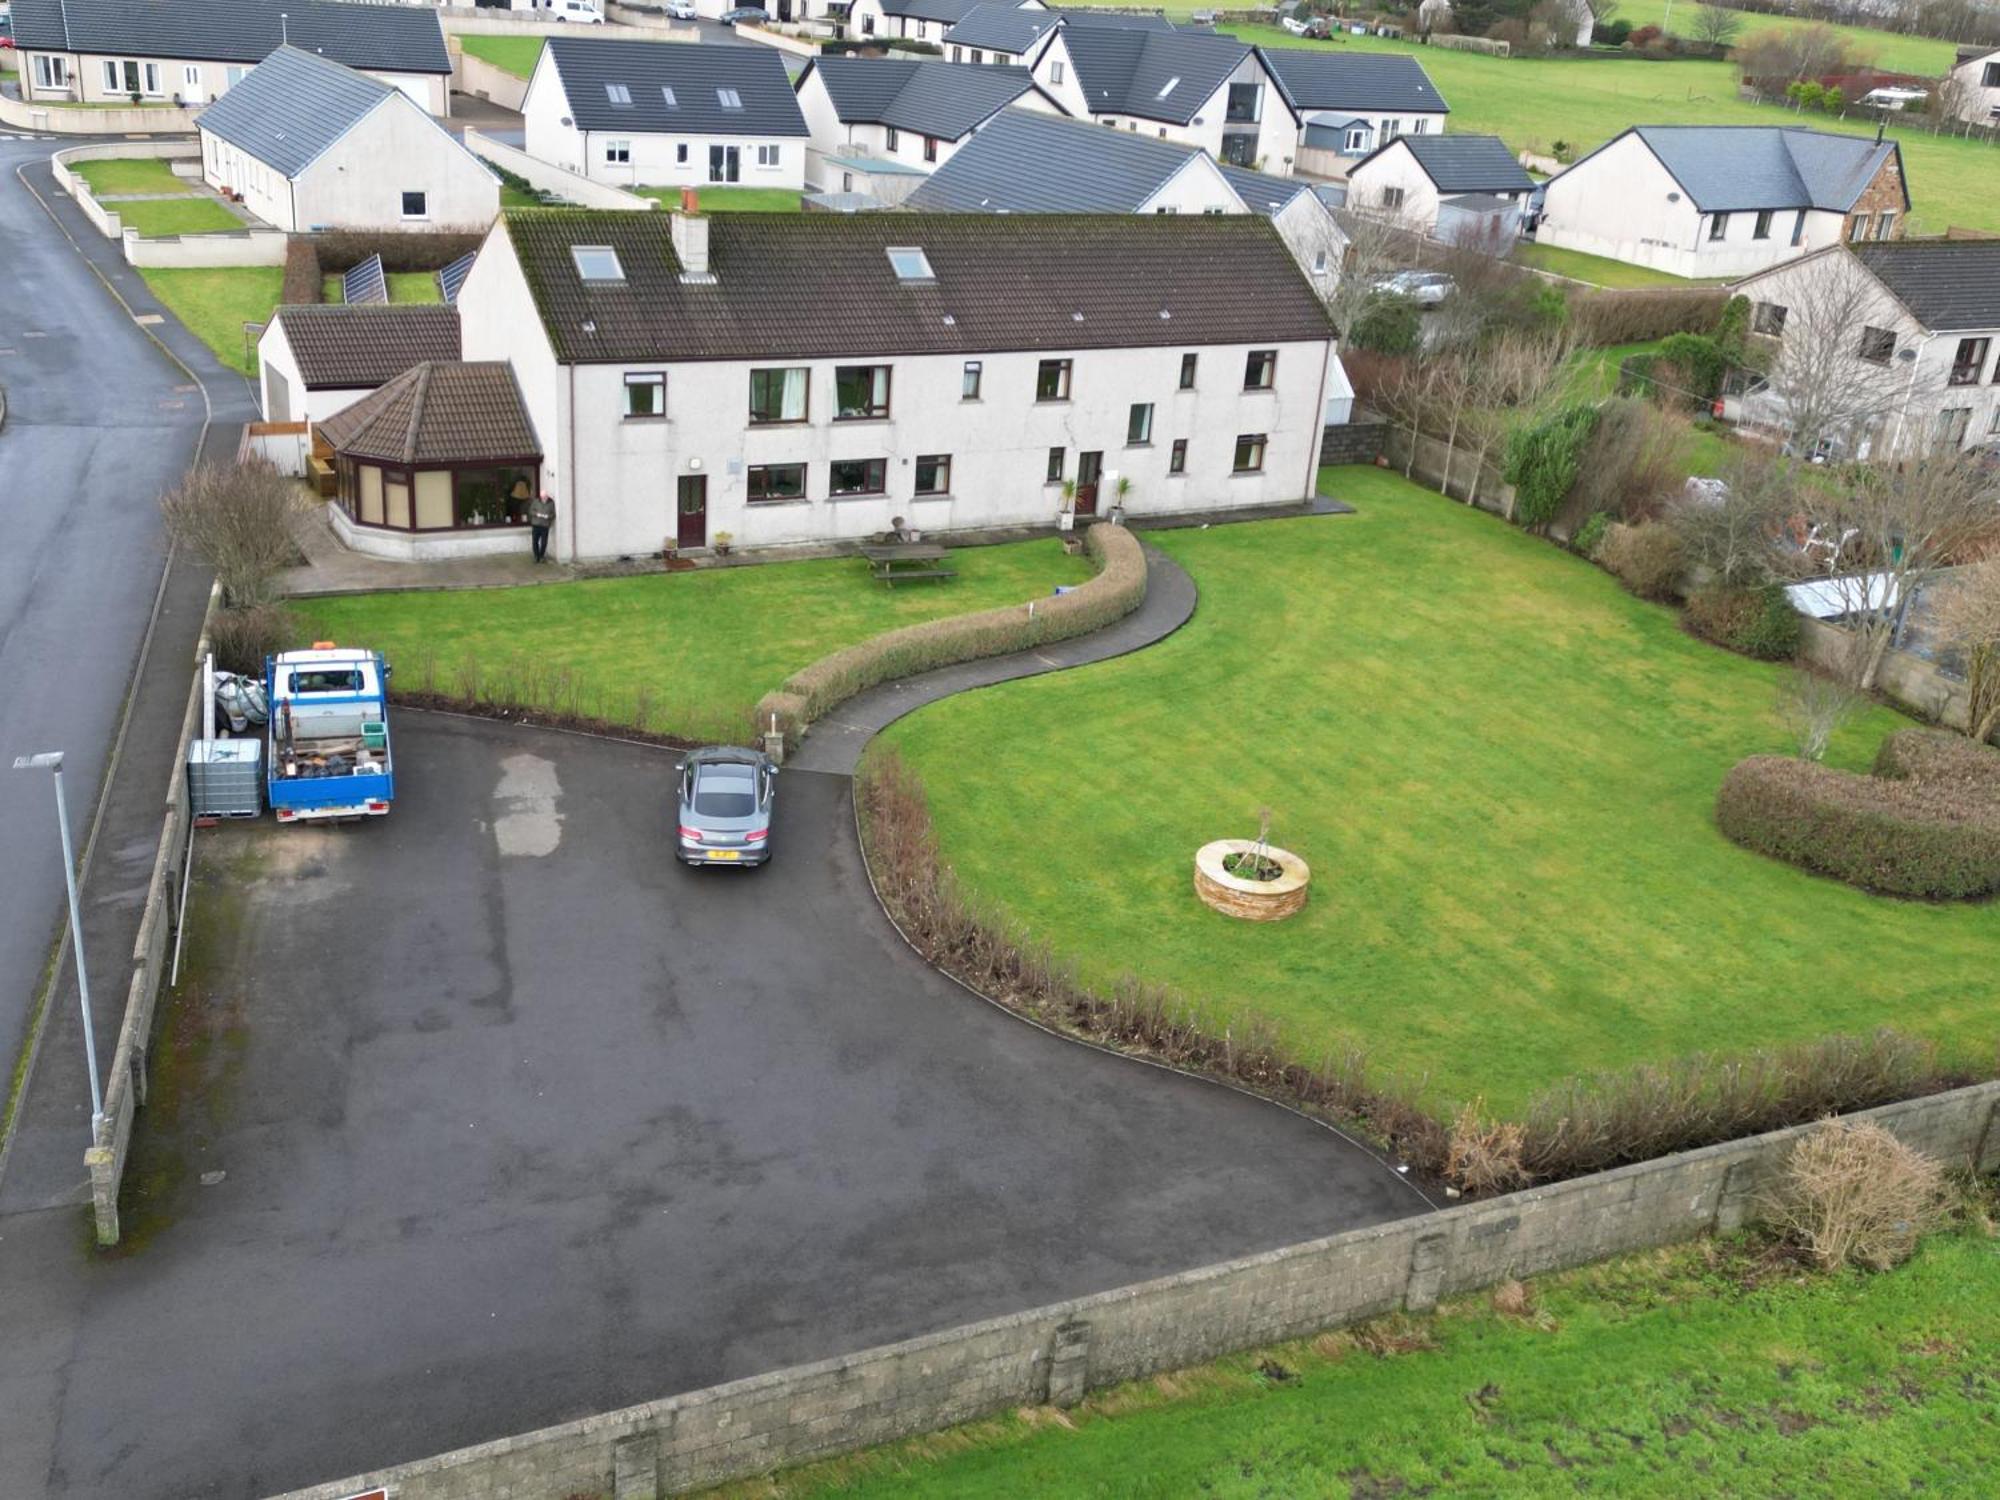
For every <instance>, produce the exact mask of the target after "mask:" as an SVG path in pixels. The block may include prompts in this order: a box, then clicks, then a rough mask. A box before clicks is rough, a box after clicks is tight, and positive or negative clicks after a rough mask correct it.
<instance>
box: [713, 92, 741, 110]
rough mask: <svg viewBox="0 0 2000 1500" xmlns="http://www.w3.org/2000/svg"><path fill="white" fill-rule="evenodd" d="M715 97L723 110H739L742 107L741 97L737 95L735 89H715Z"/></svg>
mask: <svg viewBox="0 0 2000 1500" xmlns="http://www.w3.org/2000/svg"><path fill="white" fill-rule="evenodd" d="M715 97H716V99H717V100H718V101H719V102H720V103H721V105H722V107H723V108H724V109H741V108H742V107H743V96H742V95H741V94H739V93H737V92H736V90H735V89H717V90H716V91H715Z"/></svg>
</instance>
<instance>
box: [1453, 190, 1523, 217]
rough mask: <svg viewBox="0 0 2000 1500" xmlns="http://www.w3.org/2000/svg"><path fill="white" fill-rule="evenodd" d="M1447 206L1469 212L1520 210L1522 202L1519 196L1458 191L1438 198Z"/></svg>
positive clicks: (1490, 212) (1483, 212)
mask: <svg viewBox="0 0 2000 1500" xmlns="http://www.w3.org/2000/svg"><path fill="white" fill-rule="evenodd" d="M1438 202H1439V203H1440V204H1442V205H1443V206H1444V207H1446V208H1456V209H1459V210H1461V211H1463V212H1465V213H1469V214H1494V213H1507V212H1509V211H1510V210H1511V211H1514V212H1518V211H1519V210H1520V207H1521V202H1520V200H1519V199H1518V198H1496V197H1494V196H1493V195H1492V194H1491V193H1457V194H1454V195H1453V196H1452V197H1449V198H1440V199H1439V200H1438Z"/></svg>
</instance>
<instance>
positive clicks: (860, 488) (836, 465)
mask: <svg viewBox="0 0 2000 1500" xmlns="http://www.w3.org/2000/svg"><path fill="white" fill-rule="evenodd" d="M888 487H889V460H887V459H886V458H837V459H835V460H834V461H833V462H832V463H831V464H829V465H828V466H827V486H826V489H827V493H828V494H829V495H836V496H842V495H880V494H882V493H884V492H885V491H886V490H887V489H888Z"/></svg>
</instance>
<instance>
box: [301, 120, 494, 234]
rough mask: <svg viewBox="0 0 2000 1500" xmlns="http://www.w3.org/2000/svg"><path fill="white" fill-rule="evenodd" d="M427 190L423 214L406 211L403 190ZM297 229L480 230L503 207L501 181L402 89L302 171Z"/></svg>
mask: <svg viewBox="0 0 2000 1500" xmlns="http://www.w3.org/2000/svg"><path fill="white" fill-rule="evenodd" d="M406 192H412V193H414V192H421V193H423V194H424V195H425V198H426V204H425V207H426V210H427V212H426V213H425V215H424V217H423V218H421V219H406V218H404V217H403V194H404V193H406ZM294 196H295V198H296V200H297V203H298V215H299V223H297V224H296V225H292V226H289V227H291V228H294V229H313V228H318V227H321V226H324V227H328V228H338V229H438V230H444V229H455V230H465V229H476V230H483V229H485V228H486V226H487V225H489V224H491V223H492V222H493V218H494V215H496V214H497V213H499V212H500V179H499V178H497V177H495V176H494V175H493V173H492V172H490V171H488V170H487V169H486V167H484V166H483V165H481V164H480V161H479V159H478V158H477V157H475V156H473V155H472V153H471V152H469V151H467V150H466V149H465V148H464V147H463V146H461V145H460V144H459V143H458V142H457V141H456V140H454V139H453V138H452V136H451V135H450V134H449V133H448V132H446V131H445V130H443V129H441V128H440V127H439V126H438V124H437V122H436V121H435V120H433V119H432V118H431V117H430V116H429V115H427V114H425V113H424V111H423V110H422V109H421V108H420V107H419V106H417V105H416V104H414V103H412V102H411V101H410V100H409V99H408V98H407V97H406V96H401V95H399V96H398V97H396V98H393V99H391V100H389V101H387V103H386V104H384V105H380V106H378V107H376V108H375V109H374V110H372V111H370V112H369V114H368V116H367V117H366V118H365V119H363V120H362V121H361V123H360V124H358V125H357V126H355V127H354V129H353V130H351V131H349V132H348V133H347V134H346V135H345V136H343V137H342V138H341V139H340V140H339V141H337V142H335V143H334V145H333V146H332V147H331V148H329V149H328V151H327V152H326V154H325V155H323V156H321V157H320V158H319V160H317V161H315V162H314V163H312V165H310V166H309V167H307V168H306V169H305V171H304V172H303V173H301V174H300V176H299V178H298V181H297V184H296V186H295V188H294Z"/></svg>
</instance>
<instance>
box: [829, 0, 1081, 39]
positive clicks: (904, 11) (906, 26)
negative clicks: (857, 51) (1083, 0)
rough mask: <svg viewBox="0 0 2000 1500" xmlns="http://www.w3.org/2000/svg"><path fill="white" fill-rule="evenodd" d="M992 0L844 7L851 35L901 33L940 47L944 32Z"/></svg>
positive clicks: (869, 0) (860, 1) (878, 0)
mask: <svg viewBox="0 0 2000 1500" xmlns="http://www.w3.org/2000/svg"><path fill="white" fill-rule="evenodd" d="M990 3H993V0H854V3H853V4H852V5H851V6H849V7H848V11H847V21H846V26H847V34H848V35H849V36H850V37H855V38H865V37H892V36H893V37H902V38H903V39H905V40H906V41H912V42H928V43H930V44H931V45H932V46H934V47H938V48H940V49H942V47H943V44H944V35H945V33H946V32H947V31H949V30H951V28H952V27H954V26H956V25H958V24H959V22H961V21H963V20H964V19H965V18H966V17H967V16H969V15H971V14H972V12H973V11H975V10H977V9H979V8H980V6H981V5H982V4H990ZM1021 8H1022V9H1024V10H1045V9H1046V8H1047V7H1045V6H1044V5H1043V4H1042V3H1041V0H1022V5H1021Z"/></svg>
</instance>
